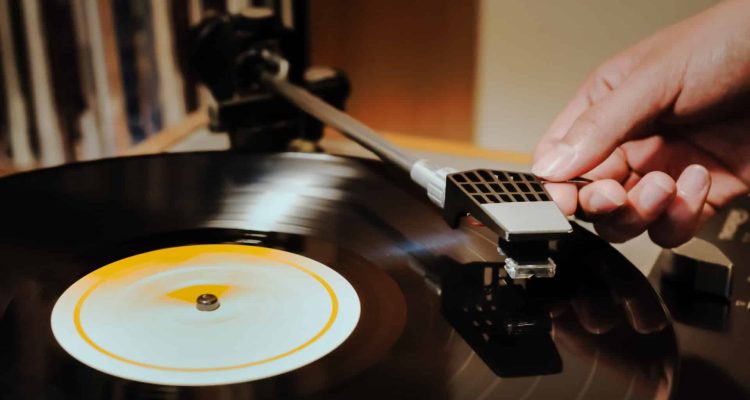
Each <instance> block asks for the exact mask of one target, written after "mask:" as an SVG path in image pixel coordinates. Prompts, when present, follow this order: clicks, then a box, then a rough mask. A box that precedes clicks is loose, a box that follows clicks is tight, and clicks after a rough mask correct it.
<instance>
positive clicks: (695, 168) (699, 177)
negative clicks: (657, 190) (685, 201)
mask: <svg viewBox="0 0 750 400" xmlns="http://www.w3.org/2000/svg"><path fill="white" fill-rule="evenodd" d="M710 179H711V178H710V177H709V175H708V170H706V168H705V167H703V166H702V165H691V166H689V167H687V169H685V171H684V172H683V173H682V175H680V179H678V180H677V190H679V191H680V193H682V194H687V195H697V194H701V193H703V191H705V190H706V187H707V186H708V184H709V182H710Z"/></svg>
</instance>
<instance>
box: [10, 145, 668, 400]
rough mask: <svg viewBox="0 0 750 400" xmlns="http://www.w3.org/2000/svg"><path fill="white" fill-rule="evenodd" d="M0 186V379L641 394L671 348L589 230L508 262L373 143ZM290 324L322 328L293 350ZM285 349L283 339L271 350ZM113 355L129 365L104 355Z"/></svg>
mask: <svg viewBox="0 0 750 400" xmlns="http://www.w3.org/2000/svg"><path fill="white" fill-rule="evenodd" d="M0 199H2V209H0V220H1V221H3V222H2V228H0V259H1V260H2V264H3V275H4V278H3V279H2V280H0V312H2V316H1V319H0V362H2V363H3V365H4V366H5V368H3V369H0V397H2V398H55V399H102V398H114V399H138V398H149V399H154V398H155V399H182V398H185V399H204V398H205V399H239V398H253V399H265V398H306V399H351V398H363V399H370V398H372V399H381V398H395V399H397V398H404V399H407V398H408V399H414V398H429V399H535V398H556V399H603V398H606V399H618V398H620V399H656V398H667V397H668V396H669V393H670V391H671V390H672V386H673V377H674V371H675V369H676V368H677V350H676V344H675V339H674V332H673V330H672V326H671V325H670V323H669V320H668V318H667V315H666V313H665V311H664V307H663V305H662V303H661V301H660V299H659V298H658V296H656V295H655V293H654V291H653V290H652V289H651V287H650V286H649V284H648V282H647V281H646V279H645V278H644V277H643V276H642V275H641V274H640V273H639V272H638V270H637V269H636V268H635V267H633V266H632V265H630V264H629V263H628V262H627V261H626V260H625V259H624V258H623V257H622V256H621V255H620V254H619V253H617V252H616V251H615V250H614V249H613V248H611V247H610V246H609V245H608V244H606V243H604V242H603V241H601V240H599V239H598V238H596V237H595V236H594V235H592V234H590V233H588V232H587V231H585V230H583V229H580V228H578V227H576V229H575V233H574V234H573V235H571V237H570V238H569V239H566V240H563V241H560V242H558V243H557V245H556V246H557V248H556V253H555V254H554V259H555V262H556V263H557V265H558V273H557V275H556V276H555V277H554V278H551V279H531V280H528V281H513V280H510V279H509V278H508V277H507V276H506V275H505V274H504V270H503V268H502V262H503V258H502V256H500V255H499V254H498V253H497V250H496V242H495V240H496V239H495V238H494V236H493V235H492V234H491V233H490V232H488V231H487V230H486V229H485V228H482V227H476V226H471V225H470V224H465V226H462V227H461V228H460V229H456V230H453V229H450V228H449V227H448V226H447V225H446V224H445V223H444V222H443V221H442V219H441V218H440V215H439V210H437V209H436V208H435V207H434V206H433V205H431V204H430V203H429V202H428V201H426V200H425V199H426V196H425V195H424V194H423V193H422V192H421V189H419V188H418V187H416V186H414V185H412V184H411V183H410V182H409V181H407V180H405V179H403V178H402V177H400V175H399V173H398V172H397V171H392V170H391V169H390V168H388V167H386V166H384V165H383V164H381V163H379V162H375V161H364V160H359V159H348V158H340V157H333V156H328V155H301V154H275V155H240V154H227V153H192V154H177V155H160V156H149V157H137V158H127V159H112V160H103V161H98V162H92V163H83V164H76V165H69V166H65V167H59V168H53V169H47V170H41V171H37V172H33V173H26V174H19V175H15V176H12V177H9V178H5V179H3V180H0ZM232 254H233V255H232ZM233 257H234V258H233ZM298 267H299V268H298ZM316 277H317V278H316ZM329 289H330V290H329ZM86 293H88V295H86V296H84V295H85V294H86ZM331 293H333V296H332V295H331ZM200 295H212V296H214V297H215V300H217V301H218V304H219V305H218V306H211V305H208V306H206V304H202V303H201V304H199V303H198V302H197V300H198V297H199V296H200ZM193 298H195V300H196V301H193ZM82 299H83V300H82ZM212 299H213V298H212ZM211 304H214V303H211ZM334 304H335V306H334ZM76 305H78V308H76V307H77V306H76ZM205 307H209V308H210V307H215V308H213V309H211V310H209V309H205ZM336 307H338V308H337V310H338V311H337V313H338V314H337V316H335V317H331V315H333V314H334V313H333V312H332V310H333V309H334V308H336ZM53 308H54V309H55V311H54V313H53ZM76 310H78V311H76ZM76 315H77V317H76ZM76 318H77V319H76ZM339 318H341V319H340V320H339ZM56 321H57V322H56ZM76 321H78V322H76ZM330 321H333V322H330ZM329 322H330V323H331V324H332V326H334V328H330V330H324V328H325V326H327V325H326V324H328V323H329ZM77 324H78V325H77ZM336 324H340V325H336ZM76 326H79V327H82V329H83V331H84V332H85V333H86V335H85V336H86V337H88V338H89V339H90V340H91V341H92V342H93V343H95V344H96V346H99V347H100V348H101V349H104V350H106V351H105V352H101V351H98V350H92V349H95V347H96V346H93V345H91V343H88V342H86V340H85V339H83V336H81V335H79V334H78V333H76V332H79V331H78V330H77V328H76ZM222 327H223V328H222ZM53 331H54V332H53ZM319 332H323V333H322V334H320V335H318V333H319ZM66 335H68V336H66ZM70 335H72V336H70ZM76 335H78V336H76ZM328 335H330V336H328ZM66 337H67V339H66ZM71 337H72V338H73V340H72V341H70V340H68V339H70V338H71ZM171 338H174V340H171ZM313 339H314V340H313ZM310 340H312V341H313V342H314V344H313V345H312V346H317V345H320V346H319V347H317V348H314V349H309V348H307V347H306V346H303V347H304V349H303V350H299V351H292V350H294V349H297V348H298V347H300V346H302V345H304V344H305V343H308V342H309V341H310ZM76 346H78V347H76ZM86 346H88V347H86ZM81 349H83V350H81ZM308 350H310V353H305V351H308ZM290 351H292V352H291V353H289V352H290ZM97 352H98V353H97ZM287 353H288V354H292V355H291V356H289V357H298V358H297V359H295V360H294V362H293V363H287V364H283V365H282V364H275V362H276V361H277V360H280V359H285V357H287ZM87 354H88V355H87ZM91 354H94V356H92V357H93V358H90V357H89V356H90V355H91ZM113 356H114V357H113ZM118 357H120V358H124V359H127V360H129V361H133V362H134V364H138V366H137V368H133V369H128V371H129V372H123V371H124V369H122V368H121V367H122V365H123V364H128V363H126V362H123V361H122V360H121V359H119V360H118ZM274 357H276V358H274ZM266 359H273V360H274V361H273V362H270V361H269V362H265V361H264V362H262V363H260V364H253V363H254V362H255V361H259V360H260V361H263V360H266ZM285 362H286V361H285ZM248 363H249V364H248ZM251 364H252V365H251ZM266 364H273V365H272V367H273V368H268V369H265V370H260V369H256V370H253V371H251V372H248V371H247V370H244V372H243V373H241V374H239V375H238V374H234V375H232V373H231V372H226V373H222V372H221V371H222V368H224V367H227V366H230V367H231V366H236V365H241V366H244V367H243V368H254V367H255V366H257V365H266ZM131 366H132V365H131ZM154 367H162V368H164V367H166V368H167V369H170V370H173V371H175V370H176V371H178V372H179V371H182V372H180V373H178V374H177V375H169V374H164V373H162V372H163V371H162V372H159V371H160V370H159V368H154ZM128 368H130V367H128ZM228 370H230V371H231V370H232V369H231V368H229V369H228ZM133 371H136V372H133ZM222 374H224V375H222ZM175 376H177V377H175Z"/></svg>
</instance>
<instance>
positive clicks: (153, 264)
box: [73, 244, 339, 372]
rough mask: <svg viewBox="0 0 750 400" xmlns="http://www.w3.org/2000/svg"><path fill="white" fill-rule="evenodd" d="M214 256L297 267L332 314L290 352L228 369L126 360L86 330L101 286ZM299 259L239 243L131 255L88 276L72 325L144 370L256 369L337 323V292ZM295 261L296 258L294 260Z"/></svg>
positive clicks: (217, 289) (196, 291) (189, 291)
mask: <svg viewBox="0 0 750 400" xmlns="http://www.w3.org/2000/svg"><path fill="white" fill-rule="evenodd" d="M212 255H215V256H216V257H226V256H232V255H233V256H251V257H255V258H261V259H263V260H268V261H275V262H277V263H280V264H283V265H286V266H289V267H292V268H295V269H297V270H299V271H302V272H304V273H306V274H308V275H309V276H310V277H312V278H313V279H314V280H315V281H316V282H318V283H319V284H320V285H321V286H322V287H323V288H324V289H325V291H326V293H327V294H328V296H329V297H330V301H331V312H330V315H329V316H328V318H327V321H326V323H325V325H324V326H323V328H322V329H320V330H319V331H318V332H317V333H315V334H314V335H313V336H312V337H311V338H309V339H308V340H307V341H305V342H304V343H302V344H300V345H298V346H296V347H294V348H291V349H289V350H288V351H285V352H282V353H280V354H276V355H274V356H272V357H267V358H263V359H260V360H253V361H248V362H246V363H241V364H235V365H228V366H221V367H209V368H182V367H174V366H164V365H155V364H151V363H145V362H140V361H137V360H132V359H129V358H127V357H123V356H120V355H118V354H115V353H113V352H112V351H109V350H107V349H106V348H104V347H103V346H100V345H99V344H97V343H96V342H95V341H94V340H92V339H91V337H89V335H88V334H87V333H86V330H85V329H84V327H83V324H82V323H81V310H82V309H83V307H84V306H85V304H86V300H87V299H88V298H89V296H90V295H91V293H92V292H94V291H95V290H96V289H97V288H99V287H100V286H101V285H102V284H105V283H108V282H112V281H117V280H122V279H125V278H132V277H133V275H138V279H147V278H148V277H149V276H151V271H164V270H168V269H171V268H180V266H182V265H184V263H185V262H187V261H189V260H192V259H194V258H196V257H207V256H208V257H209V258H210V256H212ZM299 257H300V256H298V255H295V254H292V253H288V252H285V251H281V250H276V249H271V248H266V247H258V246H246V245H238V244H202V245H190V246H180V247H170V248H165V249H159V250H154V251H150V252H147V253H142V254H138V255H135V256H131V257H128V258H124V259H122V260H118V261H115V262H113V263H111V264H108V265H106V266H104V267H102V268H99V269H97V270H96V271H93V272H91V273H90V274H88V275H86V276H85V277H84V278H82V279H81V280H86V279H93V280H94V282H93V284H91V286H90V287H88V289H86V291H84V292H83V294H82V295H81V297H80V298H79V299H78V301H77V302H76V304H75V308H74V311H73V322H74V325H75V329H76V331H77V333H78V334H79V335H80V337H81V339H83V340H84V341H85V342H86V343H87V344H88V345H89V346H91V347H92V348H93V349H95V350H96V351H98V352H100V353H102V354H104V355H106V356H108V357H111V358H113V359H116V360H118V361H121V362H124V363H127V364H130V365H134V366H138V367H143V368H150V369H155V370H162V371H177V372H210V371H226V370H234V369H242V368H247V367H253V366H257V365H262V364H265V363H269V362H272V361H275V360H279V359H282V358H284V357H287V356H290V355H292V354H294V353H297V352H299V351H301V350H303V349H305V348H307V347H309V346H310V345H312V344H313V343H315V342H316V341H318V340H319V339H320V338H321V337H323V336H324V335H325V334H326V332H328V331H329V330H330V329H331V326H333V324H334V322H335V321H336V318H337V315H338V311H339V300H338V298H337V296H336V293H335V291H334V290H333V288H332V287H331V285H330V284H329V283H328V282H327V281H326V280H325V279H323V278H322V277H321V276H320V275H318V274H316V273H315V272H313V271H312V270H311V269H310V268H308V267H306V266H305V265H303V264H302V263H300V262H299V261H298V259H299ZM295 258H296V259H295ZM227 290H231V287H230V286H229V285H222V284H212V285H193V286H188V287H185V288H181V289H179V290H174V291H170V292H167V293H164V296H165V297H169V298H172V299H175V300H179V301H185V302H192V303H194V302H195V299H196V297H197V296H198V295H200V294H203V293H213V294H216V295H217V296H220V295H221V294H222V293H223V292H225V291H227Z"/></svg>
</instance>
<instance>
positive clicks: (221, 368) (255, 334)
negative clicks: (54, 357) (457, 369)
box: [51, 244, 360, 386]
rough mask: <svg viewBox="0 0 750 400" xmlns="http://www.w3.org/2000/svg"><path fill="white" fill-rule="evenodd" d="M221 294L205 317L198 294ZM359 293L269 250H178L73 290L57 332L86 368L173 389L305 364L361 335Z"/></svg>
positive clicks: (128, 262) (138, 260) (150, 255)
mask: <svg viewBox="0 0 750 400" xmlns="http://www.w3.org/2000/svg"><path fill="white" fill-rule="evenodd" d="M202 294H210V295H213V296H216V297H217V298H218V302H219V307H218V308H216V309H215V310H213V311H205V310H199V309H198V307H197V304H196V301H197V298H198V296H200V295H202ZM359 314H360V303H359V298H358V297H357V293H356V291H355V290H354V288H353V287H352V286H351V285H350V284H349V282H348V281H347V280H346V279H344V278H343V277H342V276H341V275H339V274H338V273H337V272H335V271H334V270H332V269H331V268H329V267H327V266H325V265H323V264H321V263H318V262H316V261H313V260H311V259H309V258H306V257H303V256H300V255H297V254H293V253H289V252H286V251H281V250H276V249H270V248H265V247H256V246H245V245H235V244H210V245H191V246H181V247H171V248H165V249H160V250H155V251H150V252H147V253H142V254H138V255H135V256H132V257H128V258H124V259H122V260H119V261H116V262H114V263H111V264H109V265H106V266H104V267H102V268H99V269H97V270H95V271H93V272H91V273H90V274H88V275H86V276H84V277H83V278H81V279H80V280H79V281H77V282H76V283H74V284H73V285H72V286H71V287H69V288H68V289H67V290H66V291H65V292H64V293H63V294H62V296H60V298H59V299H58V300H57V303H56V304H55V307H54V309H53V310H52V321H51V322H52V332H53V333H54V335H55V338H56V339H57V341H58V342H59V343H60V345H61V346H62V347H63V348H64V349H65V350H66V351H67V352H68V353H69V354H70V355H71V356H73V357H75V358H76V359H77V360H79V361H81V362H82V363H84V364H86V365H88V366H90V367H92V368H95V369H97V370H99V371H102V372H105V373H107V374H110V375H114V376H118V377H121V378H125V379H130V380H134V381H140V382H147V383H156V384H163V385H184V386H207V385H220V384H230V383H238V382H246V381H252V380H257V379H262V378H267V377H271V376H274V375H278V374H282V373H284V372H288V371H291V370H294V369H297V368H300V367H302V366H304V365H307V364H309V363H311V362H313V361H315V360H317V359H319V358H321V357H323V356H325V355H326V354H328V353H330V352H331V351H333V350H334V349H335V348H337V347H338V346H339V345H340V344H341V343H343V342H344V340H346V338H347V337H348V336H349V335H350V334H351V333H352V331H353V330H354V327H355V326H356V325H357V321H358V320H359Z"/></svg>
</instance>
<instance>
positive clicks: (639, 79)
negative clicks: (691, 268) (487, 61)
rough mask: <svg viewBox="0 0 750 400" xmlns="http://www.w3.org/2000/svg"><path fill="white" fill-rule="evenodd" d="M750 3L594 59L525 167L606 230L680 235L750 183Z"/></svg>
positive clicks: (622, 236) (668, 242)
mask: <svg viewBox="0 0 750 400" xmlns="http://www.w3.org/2000/svg"><path fill="white" fill-rule="evenodd" d="M748 21H750V1H747V0H729V1H725V2H723V3H720V4H718V5H717V6H715V7H713V8H711V9H708V10H706V11H704V12H703V13H701V14H698V15H696V16H694V17H692V18H689V19H687V20H684V21H682V22H680V23H678V24H676V25H673V26H671V27H669V28H667V29H665V30H663V31H661V32H658V33H657V34H655V35H653V36H651V37H650V38H647V39H646V40H644V41H642V42H640V43H638V44H636V45H635V46H633V47H632V48H630V49H628V50H626V51H624V52H622V53H620V54H618V55H617V56H615V57H614V58H612V59H610V60H609V61H607V62H605V63H604V64H603V65H601V66H600V67H599V68H598V69H597V70H596V71H595V72H594V73H593V74H592V75H591V76H590V77H589V78H588V79H587V81H586V82H585V83H584V85H583V86H582V87H581V89H580V90H579V91H578V93H577V94H576V96H575V98H574V99H573V100H572V101H571V102H570V104H568V106H567V107H566V108H565V109H564V111H563V112H562V113H561V114H560V115H558V117H557V118H556V119H555V120H554V122H553V123H552V125H551V127H550V128H549V130H548V131H547V133H546V134H545V135H544V137H543V138H542V140H541V141H540V143H539V144H538V145H537V148H536V150H535V154H534V159H535V162H534V166H533V169H532V171H533V172H534V173H535V174H536V175H538V176H540V177H542V178H545V179H547V180H550V181H564V180H567V179H570V178H573V177H576V176H579V175H583V176H585V177H588V178H590V179H593V180H594V181H595V182H593V183H591V184H589V185H587V186H585V187H583V188H582V189H580V190H578V189H577V188H576V187H575V186H573V185H571V184H562V183H552V184H548V185H547V189H548V191H549V192H550V194H551V195H552V197H553V198H554V200H555V201H556V202H557V204H558V206H559V207H560V208H561V210H562V211H563V212H565V213H566V214H568V215H570V214H573V213H577V214H578V215H579V216H582V217H583V218H585V219H590V220H592V221H593V222H594V226H595V228H596V230H597V232H598V233H599V234H600V235H601V236H602V237H604V238H605V239H607V240H610V241H614V242H620V241H625V240H627V239H630V238H632V237H634V236H637V235H638V234H640V233H642V232H643V231H645V230H648V232H649V235H650V236H651V238H652V239H653V240H654V241H655V242H656V243H657V244H660V245H662V246H665V247H673V246H676V245H679V244H681V243H683V242H685V241H687V240H688V239H690V237H692V236H693V234H694V233H695V231H696V229H697V228H698V226H699V225H700V224H701V223H702V222H703V221H705V220H706V219H707V218H708V217H710V216H712V215H713V214H715V212H716V209H718V208H720V207H722V206H724V205H725V204H727V203H728V202H729V201H730V200H732V199H733V198H735V197H737V196H739V195H741V194H743V193H745V192H747V191H748V187H749V185H750V22H748Z"/></svg>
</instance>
